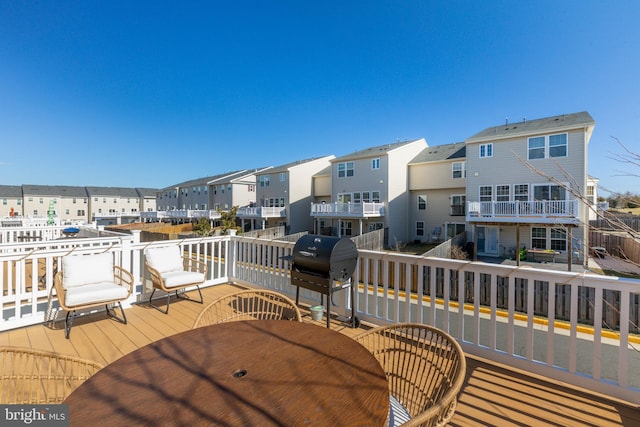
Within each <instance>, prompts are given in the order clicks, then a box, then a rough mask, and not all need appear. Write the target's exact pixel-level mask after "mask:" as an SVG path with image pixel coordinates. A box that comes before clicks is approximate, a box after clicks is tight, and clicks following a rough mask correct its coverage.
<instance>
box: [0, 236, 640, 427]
mask: <svg viewBox="0 0 640 427" xmlns="http://www.w3.org/2000/svg"><path fill="white" fill-rule="evenodd" d="M164 245H179V246H180V247H181V248H182V250H183V251H184V252H186V253H189V254H191V255H192V256H195V257H197V258H199V259H202V260H205V261H206V262H207V263H208V264H209V272H208V276H207V282H206V284H207V286H208V287H209V288H211V289H212V292H215V291H214V289H216V288H218V287H219V286H226V284H228V283H236V284H242V285H250V286H254V287H264V288H268V289H274V290H277V291H279V292H282V293H285V294H288V295H290V296H291V295H295V292H296V290H295V287H294V286H292V285H291V280H290V273H289V266H288V263H287V261H286V260H285V259H286V257H287V256H288V255H291V253H292V250H293V246H294V243H293V242H285V241H278V240H267V239H258V238H249V237H242V236H221V237H206V238H193V239H181V240H177V241H159V242H141V241H140V239H139V232H138V233H137V234H136V233H135V232H134V234H133V235H132V236H120V237H117V236H116V237H108V238H96V239H62V240H57V241H51V242H38V243H37V245H36V244H10V245H0V279H1V280H2V289H3V294H2V296H1V297H0V313H1V314H2V319H1V322H0V330H2V331H5V332H2V333H0V335H4V334H8V335H9V336H13V335H14V334H18V333H20V332H18V331H21V330H23V329H26V330H31V328H32V327H36V328H40V329H39V330H38V332H36V333H35V334H36V335H34V337H33V338H28V340H31V339H33V343H44V344H45V345H48V344H47V343H48V342H49V341H48V340H49V338H46V334H44V333H43V332H42V331H43V329H42V328H43V326H42V323H43V322H44V321H45V320H47V319H49V318H51V317H53V318H61V317H62V316H63V313H59V312H58V310H56V309H55V307H56V298H55V295H54V294H52V285H53V276H54V274H55V272H56V270H57V266H58V265H60V259H61V258H62V257H64V256H67V255H69V254H85V253H86V254H89V253H102V252H111V253H113V256H114V260H115V262H116V263H117V264H118V265H120V266H122V267H123V268H125V269H127V270H129V271H131V272H132V274H133V277H134V278H135V289H136V290H135V293H134V294H133V295H132V296H131V297H130V299H129V300H128V301H127V304H125V309H126V310H127V312H129V311H132V310H138V309H141V310H145V311H149V312H154V310H148V306H147V305H146V301H147V300H148V298H149V294H150V291H151V289H150V286H149V277H148V274H147V273H146V272H145V269H144V251H145V249H146V248H148V247H151V246H164ZM354 285H355V286H356V295H355V300H354V301H351V300H350V293H349V292H342V293H339V294H336V295H335V296H334V303H335V310H334V309H332V313H336V314H341V315H345V314H347V313H349V312H350V308H351V305H352V304H353V305H354V306H355V310H356V315H357V316H358V318H359V319H360V320H361V321H362V322H365V323H370V324H388V323H396V322H417V323H425V324H429V325H433V326H435V327H438V328H440V329H443V330H445V331H446V332H448V333H449V334H451V335H452V336H453V337H454V338H455V339H456V340H458V342H460V344H461V346H462V348H463V349H464V351H465V353H466V354H468V355H469V357H473V358H480V359H482V360H485V361H491V363H492V364H493V363H495V364H497V365H499V366H501V368H500V369H501V372H502V374H501V375H500V378H502V379H504V381H502V380H497V379H496V374H494V373H493V372H492V371H491V370H489V371H485V373H484V374H482V376H481V377H478V378H476V379H475V380H473V382H471V381H470V382H469V387H471V386H473V387H479V389H483V388H486V389H487V390H490V391H489V392H487V393H482V392H481V391H480V390H479V389H476V390H475V391H473V392H472V391H470V390H473V389H467V388H465V390H463V393H469V394H468V395H467V399H470V400H468V402H470V403H469V404H470V405H471V406H472V407H474V408H482V409H478V410H476V411H475V412H474V411H472V412H471V413H470V414H469V415H468V419H466V421H465V420H464V419H462V420H461V421H460V425H464V424H468V425H480V424H481V423H482V422H484V423H485V424H484V425H486V423H487V422H488V423H489V424H493V423H492V422H490V421H485V419H484V418H483V417H482V416H481V413H482V412H483V411H484V410H485V408H486V409H487V410H488V411H492V410H494V409H495V408H494V406H493V405H494V404H495V403H494V402H495V401H496V400H498V399H504V400H508V401H509V403H508V404H505V408H506V407H510V409H509V410H508V411H507V410H506V409H504V410H505V411H506V412H505V413H508V414H509V415H508V417H509V418H511V417H513V420H514V421H513V422H514V423H516V424H518V423H519V422H520V421H518V420H519V417H521V416H522V417H525V418H526V419H527V420H528V422H531V421H532V420H531V419H530V418H527V417H528V415H525V414H528V413H529V411H533V412H535V413H537V414H540V413H541V411H549V410H555V409H553V408H556V406H552V407H549V406H541V407H538V408H537V409H536V408H531V407H530V405H534V406H535V405H549V404H550V402H552V401H553V398H551V399H550V400H548V401H542V402H541V401H539V400H537V396H538V394H539V393H538V392H536V391H535V390H533V391H532V390H529V391H528V392H527V393H530V394H529V395H528V397H523V396H520V397H521V398H522V400H520V401H518V400H515V401H514V400H511V399H512V393H513V391H512V390H511V389H512V388H517V385H516V382H515V380H513V381H510V380H509V378H510V377H511V376H513V378H516V376H517V375H518V372H520V370H522V371H527V372H529V373H530V374H531V375H534V376H537V378H538V380H539V381H540V382H539V384H538V386H539V387H540V388H545V389H546V388H547V387H550V388H551V389H554V387H555V386H553V384H557V383H558V382H562V383H565V384H568V385H571V386H572V387H579V388H580V389H582V390H586V391H589V392H591V393H594V394H599V395H608V396H610V397H611V398H615V399H621V400H624V401H626V402H630V404H631V405H632V406H634V407H636V408H637V406H638V405H640V374H638V373H639V372H640V337H639V336H638V335H637V334H638V324H639V323H640V322H639V321H640V311H639V310H638V307H639V303H640V282H639V281H637V280H632V279H620V278H612V277H604V276H598V275H594V274H589V273H582V272H581V273H571V272H562V271H550V270H543V269H529V268H519V267H512V266H504V265H493V264H486V263H482V262H470V261H461V260H448V259H441V258H432V257H421V256H412V255H406V254H399V253H389V252H377V251H368V250H359V251H358V265H357V267H356V272H355V276H354ZM209 288H207V289H209ZM300 297H301V303H302V304H304V305H308V304H317V303H318V301H319V300H320V296H319V295H317V294H316V293H313V292H310V291H306V290H301V292H300ZM177 305H180V306H182V305H184V304H177ZM188 306H189V308H188V310H194V313H195V312H197V311H198V310H199V309H201V308H202V307H201V306H198V305H196V304H188ZM172 307H173V306H172ZM172 310H173V309H172ZM100 315H102V314H100V313H96V314H95V316H100ZM157 315H159V316H161V317H159V318H158V321H159V323H161V324H163V325H165V327H166V323H167V320H169V319H171V318H172V317H167V316H165V315H162V314H160V313H158V314H156V316H157ZM174 315H175V313H173V314H172V315H171V316H174ZM56 316H57V317H56ZM86 316H94V314H87V315H86ZM88 318H89V317H84V319H88ZM78 322H79V323H76V325H79V324H80V323H83V322H84V320H83V317H81V318H80V319H79V320H78ZM130 323H131V324H133V323H134V321H133V320H132V321H131V322H130ZM186 323H187V324H189V322H188V321H187V322H186ZM109 325H113V326H109V328H107V329H105V330H108V329H110V328H114V327H115V328H120V326H119V325H115V324H114V322H110V323H109ZM130 326H131V325H123V327H124V328H128V327H130ZM87 328H90V330H92V331H95V333H96V334H98V335H100V334H102V335H105V338H104V339H107V340H117V341H118V342H117V346H116V350H109V351H115V352H120V351H126V350H120V348H121V347H122V348H127V347H131V346H132V344H130V343H127V339H128V338H127V337H121V338H117V337H116V336H115V335H113V334H112V333H110V332H108V331H107V332H106V333H105V332H103V330H101V329H100V328H99V327H98V329H95V328H96V326H94V325H93V322H90V323H87ZM148 331H149V333H150V334H151V336H157V335H158V332H157V331H156V332H154V331H153V327H149V328H148ZM56 332H60V337H63V336H64V333H63V332H62V331H56ZM76 332H77V330H76V329H75V327H74V332H73V333H74V334H75V335H74V336H72V339H71V342H68V344H67V346H66V348H67V349H70V350H71V351H74V352H75V351H78V350H77V348H76V346H77V345H78V346H84V345H85V343H84V340H82V339H80V340H79V341H77V342H76V341H73V340H74V338H75V337H76V336H78V335H77V334H76ZM92 333H94V332H92ZM123 333H124V334H127V335H128V334H132V335H135V334H138V333H139V332H137V331H136V330H135V329H134V330H131V331H129V330H128V329H124V332H123ZM36 336H39V337H40V338H36ZM61 339H62V340H63V339H64V338H61ZM156 339H157V338H156ZM121 340H123V341H122V342H121ZM63 342H64V341H63ZM14 345H17V344H14ZM38 345H40V344H38ZM86 345H88V344H86ZM61 348H62V347H61ZM98 354H100V352H98ZM110 357H111V356H110ZM113 357H115V356H113ZM109 360H113V359H107V361H109ZM480 371H482V370H480ZM480 371H479V372H480ZM531 378H533V377H531ZM531 378H530V379H528V380H526V381H524V382H535V381H533V379H531ZM496 382H497V384H499V386H494V385H495V384H496ZM509 384H510V385H509ZM538 386H534V388H535V387H538ZM496 387H498V389H496ZM554 392H556V391H552V393H554ZM557 393H558V396H560V395H561V396H564V397H562V399H565V398H566V399H569V400H571V399H575V400H576V401H575V402H572V403H567V405H566V408H565V407H563V409H562V410H560V411H558V416H559V417H561V416H567V417H570V418H568V419H569V420H573V421H574V422H568V423H567V424H566V425H571V424H575V425H587V424H588V423H586V422H584V418H581V417H583V416H584V415H585V414H582V415H579V414H578V415H569V414H573V412H569V409H567V408H571V407H572V406H574V405H575V406H578V405H581V404H582V403H583V402H584V401H585V399H586V398H585V397H584V393H582V392H580V393H575V392H567V391H563V392H557ZM491 394H496V396H494V397H493V398H491V397H490V395H491ZM463 395H464V394H463ZM479 395H480V396H481V397H478V396H479ZM578 395H579V396H581V397H580V398H578V397H576V396H578ZM492 399H493V400H492ZM558 399H559V398H558ZM589 399H591V398H589ZM586 400H588V399H586ZM531 402H536V403H535V404H532V403H531ZM598 405H600V404H598ZM502 410H503V408H500V411H502ZM564 412H566V414H563V413H564ZM634 413H635V412H634ZM547 419H549V418H547V417H542V418H539V419H538V421H540V422H544V420H547ZM502 420H503V421H504V418H502ZM576 420H582V421H576ZM607 420H610V419H609V418H607ZM599 421H601V420H600V418H598V419H597V420H596V422H592V423H591V424H595V425H600V424H602V423H600V422H599ZM581 423H582V424H581ZM525 424H527V423H526V422H525ZM533 424H535V425H539V424H538V423H533ZM533 424H530V425H533ZM557 424H564V423H562V422H557ZM604 424H606V423H604Z"/></svg>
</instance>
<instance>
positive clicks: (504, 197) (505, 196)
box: [496, 185, 509, 202]
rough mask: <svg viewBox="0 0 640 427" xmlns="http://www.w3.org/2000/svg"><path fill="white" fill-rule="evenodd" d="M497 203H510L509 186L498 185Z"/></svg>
mask: <svg viewBox="0 0 640 427" xmlns="http://www.w3.org/2000/svg"><path fill="white" fill-rule="evenodd" d="M496 201H497V202H508V201H509V186H508V185H496Z"/></svg>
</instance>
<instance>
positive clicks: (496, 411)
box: [0, 283, 640, 427]
mask: <svg viewBox="0 0 640 427" xmlns="http://www.w3.org/2000/svg"><path fill="white" fill-rule="evenodd" d="M242 288H244V286H238V285H234V284H231V283H224V284H220V285H216V286H210V287H207V288H205V289H203V295H204V299H205V302H207V301H213V300H214V299H216V298H218V297H220V296H223V295H227V294H229V293H232V292H236V291H238V290H240V289H242ZM201 309H202V306H201V305H198V304H193V303H191V302H188V301H175V302H172V304H171V311H170V314H169V315H165V314H162V313H160V312H159V311H157V310H150V309H148V306H146V304H134V305H133V306H131V307H130V308H129V309H127V318H128V324H126V325H123V324H121V323H119V322H114V321H113V319H111V318H109V317H108V316H106V315H105V314H104V312H98V313H95V314H91V315H87V316H83V317H81V318H79V319H77V320H76V322H75V325H74V327H73V332H72V334H71V338H70V339H69V340H67V339H65V338H64V328H63V326H62V324H60V323H54V324H51V325H50V324H36V325H32V326H28V327H23V328H17V329H12V330H9V331H4V332H0V346H16V347H27V348H33V349H38V350H45V351H53V352H57V353H61V354H67V355H73V356H77V357H81V358H83V359H89V360H93V361H96V362H99V363H101V364H104V365H106V364H109V363H111V362H113V361H115V360H116V359H119V358H121V357H122V356H124V355H126V354H128V353H130V352H132V351H134V350H136V349H138V348H141V347H143V346H145V345H147V344H150V343H152V342H155V341H157V340H160V339H162V338H166V337H168V336H170V335H174V334H177V333H180V332H183V331H187V330H188V329H190V328H191V327H192V325H193V322H194V320H195V318H196V316H197V315H198V313H199V310H201ZM301 311H302V315H303V319H302V320H303V322H306V323H315V324H317V325H318V327H325V326H324V321H313V320H311V316H310V313H309V310H308V307H301ZM372 326H374V325H373V324H370V323H366V322H365V323H363V324H362V325H360V327H359V328H356V329H353V328H351V327H348V326H346V325H345V324H344V323H343V322H341V321H338V320H337V319H333V320H332V321H331V328H332V329H334V330H337V331H339V332H340V333H343V334H345V335H347V336H349V337H355V336H356V335H358V334H360V333H362V332H364V331H366V330H367V329H369V328H370V327H372ZM354 362H355V363H357V361H354ZM0 403H2V402H0ZM70 417H71V422H72V425H73V413H71V414H70ZM638 423H640V411H638V410H637V409H636V408H633V407H632V406H629V405H626V404H623V403H621V402H617V401H615V400H609V399H606V398H604V397H602V396H594V395H591V394H588V393H585V391H584V390H579V389H576V388H572V387H568V386H566V385H560V384H558V383H555V382H547V381H545V380H544V379H542V378H538V377H535V376H531V375H528V374H527V373H526V372H523V371H519V370H513V369H509V368H507V367H505V366H502V365H498V364H495V363H492V362H491V361H489V360H486V359H483V358H479V357H475V356H471V355H467V374H466V378H465V382H464V385H463V387H462V391H461V393H460V395H459V396H458V405H457V408H456V412H455V415H454V417H453V419H452V420H451V423H450V425H452V426H468V427H480V426H488V425H492V426H500V425H522V426H545V425H554V426H558V425H562V426H594V425H597V426H602V427H608V426H632V425H638ZM96 425H100V422H99V420H96Z"/></svg>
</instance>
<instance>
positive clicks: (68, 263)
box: [54, 253, 133, 338]
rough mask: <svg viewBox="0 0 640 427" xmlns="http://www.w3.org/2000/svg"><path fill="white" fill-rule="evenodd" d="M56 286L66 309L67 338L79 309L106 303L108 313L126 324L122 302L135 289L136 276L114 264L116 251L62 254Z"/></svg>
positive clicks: (61, 302) (61, 303)
mask: <svg viewBox="0 0 640 427" xmlns="http://www.w3.org/2000/svg"><path fill="white" fill-rule="evenodd" d="M54 286H55V289H56V294H57V296H58V304H59V305H60V308H62V309H63V310H65V311H66V312H67V315H66V317H65V321H64V328H65V336H66V337H67V338H69V335H70V334H71V326H72V325H73V318H74V316H75V313H76V311H77V310H83V309H88V308H92V307H97V306H101V305H104V306H105V307H106V309H107V314H108V315H109V316H111V317H114V318H115V319H117V320H118V321H120V322H122V323H124V324H126V323H127V317H126V316H125V314H124V310H123V309H122V304H121V302H122V301H124V300H126V299H127V298H129V296H130V295H131V293H132V292H133V276H132V275H131V273H129V272H128V271H127V270H125V269H123V268H121V267H120V266H117V265H114V263H113V254H111V253H102V254H96V255H68V256H65V257H62V269H61V270H60V271H58V272H57V273H56V275H55V277H54ZM114 304H117V305H118V306H119V307H120V312H121V313H122V317H121V318H120V317H118V316H116V315H115V313H113V312H112V310H111V309H110V307H109V306H110V305H114Z"/></svg>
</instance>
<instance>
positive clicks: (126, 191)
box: [86, 187, 140, 198]
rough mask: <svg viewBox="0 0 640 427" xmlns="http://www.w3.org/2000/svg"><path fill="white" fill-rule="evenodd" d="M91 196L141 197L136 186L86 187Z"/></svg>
mask: <svg viewBox="0 0 640 427" xmlns="http://www.w3.org/2000/svg"><path fill="white" fill-rule="evenodd" d="M86 188H87V193H88V194H89V196H92V197H95V196H108V197H135V198H137V197H140V196H139V195H138V192H137V191H136V189H135V188H127V187H86Z"/></svg>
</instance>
